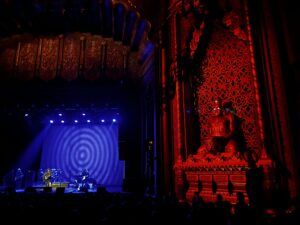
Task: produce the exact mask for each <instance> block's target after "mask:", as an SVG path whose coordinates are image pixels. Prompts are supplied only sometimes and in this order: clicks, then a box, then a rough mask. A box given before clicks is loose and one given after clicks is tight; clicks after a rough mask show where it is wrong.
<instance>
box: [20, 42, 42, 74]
mask: <svg viewBox="0 0 300 225" xmlns="http://www.w3.org/2000/svg"><path fill="white" fill-rule="evenodd" d="M19 46H20V48H19V50H20V51H18V53H17V56H16V57H17V58H18V60H17V61H18V63H16V64H17V65H16V67H17V69H18V71H22V73H19V78H20V79H22V80H30V79H32V78H33V76H34V72H35V65H36V64H35V63H36V56H37V49H38V41H37V40H36V39H35V40H34V41H32V42H27V43H20V45H19Z"/></svg>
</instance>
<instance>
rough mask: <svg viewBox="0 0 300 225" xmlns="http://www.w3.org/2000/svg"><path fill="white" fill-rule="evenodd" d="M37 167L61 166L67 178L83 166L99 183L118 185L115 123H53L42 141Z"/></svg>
mask: <svg viewBox="0 0 300 225" xmlns="http://www.w3.org/2000/svg"><path fill="white" fill-rule="evenodd" d="M41 168H42V169H46V168H55V169H61V170H62V171H63V173H64V174H65V176H66V177H67V178H71V177H73V176H76V175H78V174H80V171H82V170H83V169H87V170H88V171H89V172H90V177H91V178H94V179H95V180H96V181H97V183H98V184H101V185H107V186H110V185H111V186H112V185H121V184H122V181H123V174H124V162H123V161H120V160H119V152H118V125H116V124H111V125H53V126H52V127H51V128H50V129H49V131H48V133H47V135H46V138H45V140H44V142H43V151H42V158H41Z"/></svg>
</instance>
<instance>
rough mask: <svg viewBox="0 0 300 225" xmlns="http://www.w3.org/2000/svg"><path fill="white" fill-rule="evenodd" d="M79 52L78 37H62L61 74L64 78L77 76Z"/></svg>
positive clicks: (68, 78) (72, 78)
mask: <svg viewBox="0 0 300 225" xmlns="http://www.w3.org/2000/svg"><path fill="white" fill-rule="evenodd" d="M79 54H80V40H79V38H78V39H77V38H75V39H74V38H71V37H67V38H65V39H64V48H63V60H62V70H61V76H62V77H63V78H64V79H66V80H75V79H76V77H77V76H78V68H79Z"/></svg>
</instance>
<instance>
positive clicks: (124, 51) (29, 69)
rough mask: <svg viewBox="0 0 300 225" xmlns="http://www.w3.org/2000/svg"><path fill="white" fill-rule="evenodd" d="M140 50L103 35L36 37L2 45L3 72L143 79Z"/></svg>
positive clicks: (20, 76)
mask: <svg viewBox="0 0 300 225" xmlns="http://www.w3.org/2000/svg"><path fill="white" fill-rule="evenodd" d="M139 54H140V53H139V52H131V51H130V47H128V46H124V45H122V44H121V42H115V41H114V40H113V39H112V38H103V37H101V36H92V35H88V34H73V35H72V34H70V35H68V36H55V37H43V38H33V37H32V38H31V39H29V40H28V39H27V40H26V41H24V42H15V43H14V45H13V46H12V47H10V48H5V49H0V65H1V66H0V74H3V75H2V76H1V77H4V76H9V77H11V76H12V75H13V76H15V77H14V78H16V79H23V80H30V79H32V78H33V77H34V76H37V77H39V78H40V79H41V80H45V81H48V80H52V79H55V78H56V77H57V76H60V77H61V78H62V79H64V80H75V79H76V78H77V77H79V76H83V77H84V78H85V79H87V80H96V79H98V78H100V77H101V76H104V74H105V76H106V77H107V78H108V79H112V80H116V79H121V78H122V77H125V76H128V75H129V77H130V78H132V79H139V78H140V77H141V76H143V74H141V73H140V71H141V67H142V66H141V64H140V63H139ZM1 77H0V78H1Z"/></svg>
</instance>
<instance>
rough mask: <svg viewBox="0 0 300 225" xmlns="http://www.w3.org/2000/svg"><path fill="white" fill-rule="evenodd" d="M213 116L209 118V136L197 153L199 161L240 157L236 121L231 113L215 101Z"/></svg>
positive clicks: (218, 101)
mask: <svg viewBox="0 0 300 225" xmlns="http://www.w3.org/2000/svg"><path fill="white" fill-rule="evenodd" d="M212 113H213V115H212V116H211V118H209V121H208V123H209V129H208V131H209V135H208V138H207V140H205V141H204V143H203V144H202V145H201V146H200V148H199V149H198V151H197V158H198V159H214V158H221V159H223V160H228V159H233V158H236V157H237V156H238V143H237V141H236V140H235V137H234V136H235V131H236V121H235V116H234V115H233V114H232V113H231V112H225V111H224V109H223V107H222V104H221V102H220V100H215V101H214V105H213V111H212Z"/></svg>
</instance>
